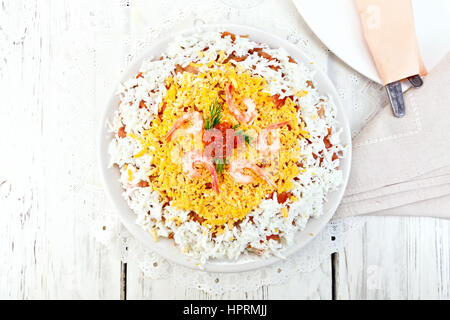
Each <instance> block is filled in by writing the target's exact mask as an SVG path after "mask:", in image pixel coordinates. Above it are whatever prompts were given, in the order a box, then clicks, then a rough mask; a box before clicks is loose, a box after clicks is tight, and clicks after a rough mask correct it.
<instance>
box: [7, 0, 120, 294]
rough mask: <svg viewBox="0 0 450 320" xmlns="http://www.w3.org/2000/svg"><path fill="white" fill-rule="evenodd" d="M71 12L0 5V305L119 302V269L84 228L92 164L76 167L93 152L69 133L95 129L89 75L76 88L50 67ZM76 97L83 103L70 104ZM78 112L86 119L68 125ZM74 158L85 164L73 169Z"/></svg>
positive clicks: (76, 14) (44, 5) (74, 15)
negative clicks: (6, 301) (55, 301)
mask: <svg viewBox="0 0 450 320" xmlns="http://www.w3.org/2000/svg"><path fill="white" fill-rule="evenodd" d="M75 9H76V8H75V7H70V6H69V5H68V3H67V2H63V1H60V2H59V1H58V2H54V3H51V2H49V1H39V0H36V1H29V0H26V1H6V2H2V5H1V6H0V10H1V11H2V13H1V14H2V17H1V19H0V33H1V41H2V44H1V47H2V56H1V60H2V63H3V64H2V65H1V69H0V79H1V87H2V88H3V90H5V91H3V90H2V91H3V93H4V94H3V97H2V105H1V108H0V113H1V116H0V118H1V120H2V126H1V127H0V136H1V137H0V145H1V146H2V150H8V152H2V157H1V159H0V167H1V169H0V201H1V206H0V211H1V212H0V243H1V245H0V256H1V257H2V259H1V261H0V270H1V272H0V298H9V299H38V298H39V299H48V298H57V299H65V298H67V299H73V298H76V299H85V298H118V297H119V271H120V270H119V268H120V263H119V261H118V259H117V257H116V256H115V255H114V254H113V253H111V252H110V251H109V250H108V249H107V248H105V247H104V246H102V245H101V244H100V243H99V242H97V241H96V240H95V239H94V238H93V237H92V234H91V233H90V230H88V229H86V224H85V223H84V221H83V219H84V217H85V216H84V215H86V214H88V213H90V212H91V211H92V210H95V209H96V208H94V207H92V206H91V204H92V203H93V201H89V199H88V198H89V197H95V194H94V193H93V192H92V189H90V188H89V187H88V185H90V184H91V182H90V179H92V175H91V176H88V175H87V174H95V170H94V166H92V165H90V166H89V165H87V166H85V165H84V164H85V163H95V155H94V154H92V156H89V153H90V150H88V149H83V145H80V139H79V138H77V137H79V134H77V132H80V130H86V126H87V127H88V128H89V126H91V125H92V129H91V130H92V131H89V132H95V131H94V130H95V127H94V126H95V125H94V118H95V116H96V115H95V113H96V110H95V107H94V101H95V98H96V92H95V90H92V87H93V85H94V84H95V72H93V71H91V72H89V71H88V70H87V69H85V70H83V71H82V72H80V73H78V78H77V77H76V76H75V80H77V81H78V83H82V84H83V85H81V86H79V85H78V83H77V82H73V83H64V82H62V80H64V79H65V78H64V77H63V76H61V75H64V74H69V73H70V72H71V71H69V70H68V69H65V68H64V66H63V68H60V67H61V65H59V66H58V65H57V64H56V61H58V59H60V58H62V57H63V56H64V55H67V54H70V52H71V51H73V50H74V48H73V47H69V46H64V45H63V44H64V43H61V39H63V38H62V37H63V36H64V32H65V31H67V30H68V28H70V25H71V24H72V23H75V24H77V23H78V21H80V19H83V18H84V17H82V16H81V14H82V12H81V11H77V10H75ZM85 13H88V12H85ZM85 13H83V14H85ZM60 45H63V46H60ZM65 67H66V68H68V67H69V65H66V66H65ZM92 70H93V69H92ZM83 75H84V76H85V78H83ZM67 80H69V78H67ZM70 80H73V78H70ZM5 88H6V89H5ZM69 88H73V90H72V91H69ZM75 88H76V89H75ZM87 88H88V89H87ZM88 92H89V93H88ZM5 94H6V95H5ZM72 94H73V95H74V96H72V101H70V100H69V99H70V98H69V99H68V98H67V97H68V96H69V97H70V96H71V95H72ZM83 94H85V95H86V94H88V96H89V98H87V99H86V100H84V101H85V104H83V103H76V101H78V102H79V101H80V99H79V98H77V96H82V95H83ZM68 100H69V101H68ZM78 113H84V114H85V117H86V118H85V119H90V120H87V121H83V122H77V121H78V120H79V119H81V118H79V117H78V118H77V117H76V115H77V114H78ZM89 129H90V128H89ZM88 145H89V144H86V147H87V146H88ZM78 152H81V153H83V152H85V153H84V155H86V154H87V155H88V157H87V158H84V159H83V161H82V162H80V161H79V160H76V159H77V156H76V155H77V153H78ZM78 159H80V158H78Z"/></svg>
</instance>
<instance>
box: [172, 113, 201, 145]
mask: <svg viewBox="0 0 450 320" xmlns="http://www.w3.org/2000/svg"><path fill="white" fill-rule="evenodd" d="M187 121H189V122H191V123H192V125H191V126H189V127H188V128H186V129H184V132H185V133H186V134H193V135H200V134H201V133H202V130H203V118H202V115H201V114H200V112H197V111H193V112H188V113H186V114H184V115H183V116H181V117H179V118H178V119H177V121H175V123H174V124H173V126H172V128H171V129H170V130H169V132H168V133H167V134H166V137H165V139H166V141H170V140H171V139H172V135H173V134H174V132H175V131H176V130H177V129H180V127H181V125H182V124H183V123H185V122H187Z"/></svg>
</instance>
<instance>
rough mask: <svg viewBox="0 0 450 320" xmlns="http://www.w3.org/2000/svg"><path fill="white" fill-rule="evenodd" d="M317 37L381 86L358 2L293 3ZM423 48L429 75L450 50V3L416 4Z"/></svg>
mask: <svg viewBox="0 0 450 320" xmlns="http://www.w3.org/2000/svg"><path fill="white" fill-rule="evenodd" d="M293 2H294V4H295V6H296V7H297V9H298V11H299V12H300V14H301V15H302V17H303V19H305V21H306V23H307V24H308V25H309V27H310V28H311V30H312V31H313V32H314V33H315V34H316V35H317V37H318V38H319V39H320V40H321V41H322V42H323V43H324V44H325V45H326V46H327V47H328V48H329V49H330V50H331V51H333V52H334V54H336V55H337V56H338V57H339V58H340V59H342V60H343V61H344V62H345V63H346V64H348V65H349V66H351V67H352V68H353V69H355V70H356V71H358V72H359V73H361V74H363V75H364V76H366V77H367V78H369V79H371V80H373V81H375V82H378V83H380V84H381V79H380V77H379V76H378V73H377V69H376V67H375V64H374V62H373V60H372V57H371V55H370V52H369V49H368V47H367V45H366V42H365V40H364V36H363V31H362V26H361V23H360V18H359V13H358V10H357V9H356V5H355V3H354V0H339V1H336V0H315V1H310V0H293ZM412 2H413V8H414V20H415V25H416V33H417V38H418V41H419V48H420V52H421V55H422V58H423V61H424V63H425V66H426V68H427V70H428V71H430V70H431V69H433V67H434V66H436V65H437V64H438V63H439V61H440V60H441V59H442V58H443V57H444V56H445V54H446V53H447V52H449V50H450V1H448V0H432V1H429V0H412Z"/></svg>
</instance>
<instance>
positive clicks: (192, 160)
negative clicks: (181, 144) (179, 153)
mask: <svg viewBox="0 0 450 320" xmlns="http://www.w3.org/2000/svg"><path fill="white" fill-rule="evenodd" d="M196 164H204V165H205V167H206V168H207V169H208V171H209V173H210V174H211V178H212V181H211V182H212V188H213V189H214V191H215V192H216V193H217V194H219V183H218V177H217V171H216V168H215V167H214V164H213V162H212V160H211V159H208V158H207V157H206V156H204V155H203V154H202V152H201V151H200V150H194V151H190V152H187V153H186V154H185V155H184V157H183V172H184V173H186V175H187V176H188V177H190V178H198V177H200V173H199V172H198V170H197V168H195V167H194V166H195V165H196Z"/></svg>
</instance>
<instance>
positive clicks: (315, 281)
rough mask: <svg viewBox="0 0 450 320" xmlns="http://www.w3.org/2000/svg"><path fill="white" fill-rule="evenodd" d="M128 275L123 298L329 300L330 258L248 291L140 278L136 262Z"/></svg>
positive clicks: (142, 276)
mask: <svg viewBox="0 0 450 320" xmlns="http://www.w3.org/2000/svg"><path fill="white" fill-rule="evenodd" d="M128 275H129V276H128V277H127V279H128V280H127V299H139V300H140V299H244V300H251V299H331V287H332V286H331V259H327V260H326V261H324V262H323V263H322V264H321V266H320V267H319V268H317V269H316V270H314V271H313V272H310V273H300V274H298V275H297V276H295V277H293V278H292V279H290V280H289V281H288V282H287V283H284V284H279V285H271V286H264V287H262V288H261V289H258V290H253V291H250V292H246V291H244V290H236V291H230V292H226V293H224V294H209V293H206V292H204V291H202V290H199V289H193V288H186V287H183V286H182V285H180V284H178V283H176V282H175V281H173V279H170V278H169V279H164V280H161V279H159V280H154V279H151V278H148V277H144V275H143V273H142V272H141V271H140V270H139V269H138V267H137V266H136V264H129V265H128ZM136 275H137V276H136Z"/></svg>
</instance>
